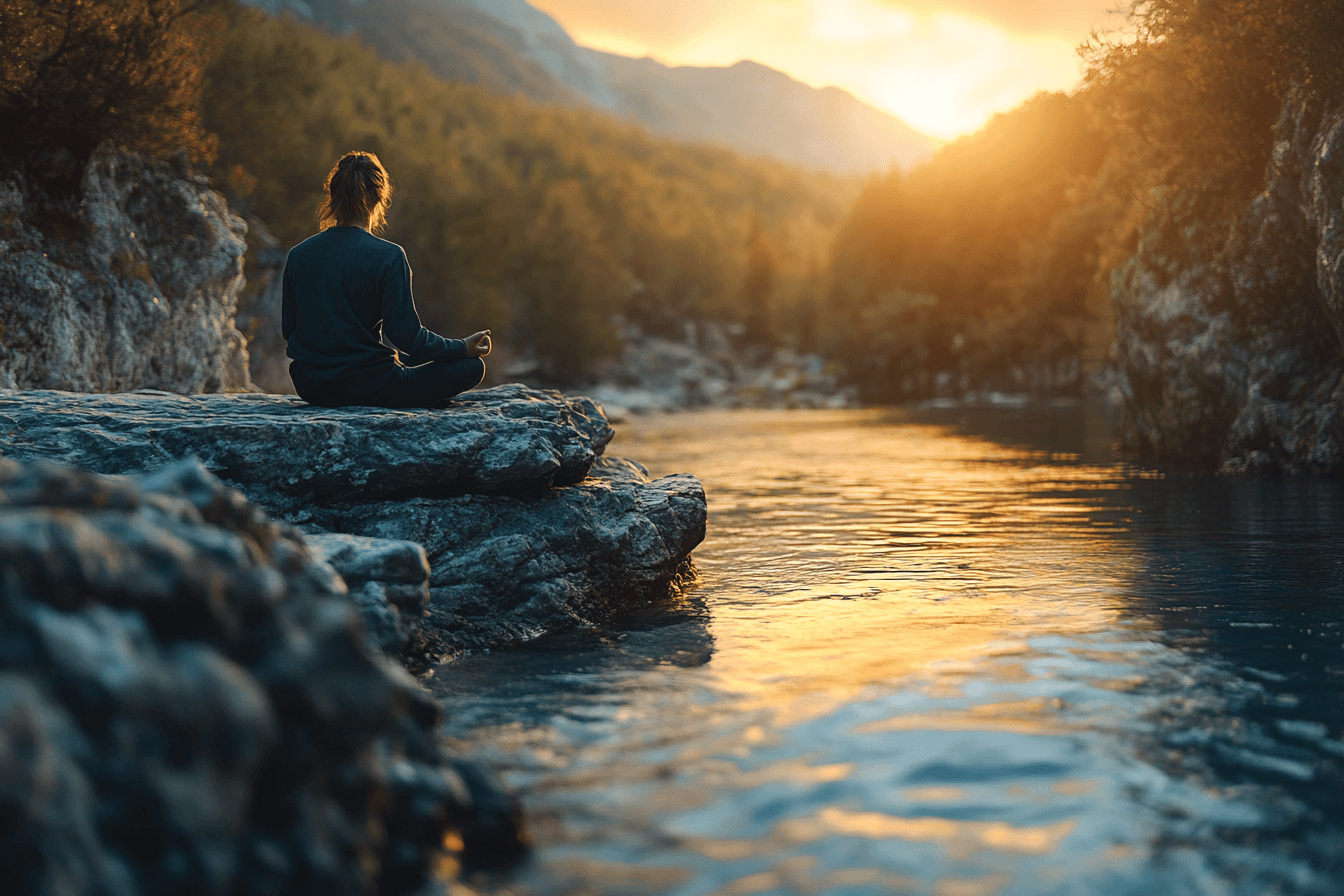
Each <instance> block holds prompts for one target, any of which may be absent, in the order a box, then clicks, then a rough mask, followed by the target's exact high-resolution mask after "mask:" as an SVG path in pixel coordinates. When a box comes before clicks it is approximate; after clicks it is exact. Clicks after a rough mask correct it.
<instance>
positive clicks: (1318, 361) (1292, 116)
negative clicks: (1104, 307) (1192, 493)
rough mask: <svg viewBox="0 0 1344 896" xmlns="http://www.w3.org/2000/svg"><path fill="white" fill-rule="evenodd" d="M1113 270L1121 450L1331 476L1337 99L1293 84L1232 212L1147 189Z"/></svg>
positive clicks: (1338, 305) (1343, 116) (1342, 393)
mask: <svg viewBox="0 0 1344 896" xmlns="http://www.w3.org/2000/svg"><path fill="white" fill-rule="evenodd" d="M1154 208H1155V211H1154V213H1153V217H1152V219H1151V220H1150V221H1149V226H1148V228H1147V230H1146V231H1145V233H1144V236H1143V238H1142V240H1141V243H1140V246H1139V250H1138V252H1137V253H1136V254H1135V256H1134V257H1133V258H1131V259H1130V260H1129V261H1128V262H1127V263H1126V264H1124V265H1121V266H1120V267H1119V268H1118V269H1117V270H1116V272H1115V274H1114V276H1113V281H1112V295H1113V299H1114V304H1115V309H1116V324H1117V338H1116V343H1115V347H1114V351H1113V362H1114V366H1115V368H1116V371H1117V372H1118V376H1117V377H1116V379H1115V381H1114V394H1115V396H1116V399H1117V400H1118V402H1119V404H1120V405H1121V407H1122V421H1121V439H1122V443H1123V445H1124V447H1125V448H1126V449H1127V450H1129V451H1130V452H1131V453H1134V454H1137V455H1139V456H1142V457H1148V458H1152V459H1157V460H1164V461H1175V462H1180V463H1186V464H1193V465H1195V466H1197V467H1201V468H1206V469H1219V470H1222V471H1223V472H1228V473H1248V472H1249V473H1287V474H1324V473H1330V474H1335V473H1340V472H1344V351H1342V350H1341V347H1342V346H1344V109H1341V108H1334V109H1329V108H1326V107H1324V106H1323V104H1322V103H1321V102H1320V101H1319V100H1315V99H1313V98H1311V97H1307V96H1304V95H1302V94H1300V93H1294V94H1293V95H1292V96H1290V97H1289V99H1288V101H1287V103H1286V105H1285V109H1284V112H1283V115H1282V117H1281V119H1280V122H1279V124H1278V126H1277V129H1276V142H1275V146H1274V154H1273V159H1272V161H1271V164H1270V166H1269V171H1268V174H1267V179H1266V188H1265V191H1264V192H1263V193H1262V194H1261V195H1259V196H1258V197H1256V198H1255V199H1254V200H1253V201H1252V202H1251V203H1250V205H1249V207H1248V208H1247V209H1246V210H1245V212H1244V213H1243V214H1242V215H1241V216H1240V217H1238V218H1237V219H1236V220H1234V221H1230V222H1229V221H1223V222H1213V223H1211V222H1209V221H1207V220H1205V219H1204V218H1203V217H1202V216H1201V215H1200V212H1199V209H1198V207H1197V204H1196V202H1195V200H1194V199H1193V198H1192V197H1190V196H1188V195H1180V194H1176V193H1171V194H1168V195H1163V196H1156V197H1154Z"/></svg>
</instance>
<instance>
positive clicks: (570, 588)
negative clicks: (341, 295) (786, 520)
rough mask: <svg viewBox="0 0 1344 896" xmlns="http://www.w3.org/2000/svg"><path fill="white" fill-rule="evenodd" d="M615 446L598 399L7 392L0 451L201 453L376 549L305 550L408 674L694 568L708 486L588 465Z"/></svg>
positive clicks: (114, 462) (120, 464)
mask: <svg viewBox="0 0 1344 896" xmlns="http://www.w3.org/2000/svg"><path fill="white" fill-rule="evenodd" d="M611 437H612V430H611V428H610V426H609V425H608V424H607V421H606V418H605V417H604V416H603V414H602V412H601V410H600V408H598V407H597V406H596V405H594V404H593V403H592V402H591V401H589V400H587V399H582V398H566V397H564V396H562V395H560V394H559V393H555V392H539V391H534V390H529V389H526V388H523V387H521V386H500V387H496V388H494V389H487V390H483V391H480V392H472V393H468V394H466V395H464V396H461V398H460V399H459V400H458V401H456V402H454V404H453V405H452V406H451V407H449V408H445V409H441V410H434V411H382V410H376V409H368V408H362V409H344V410H336V411H332V410H323V409H320V408H313V407H310V406H308V405H304V404H303V403H301V402H299V401H298V400H297V399H293V398H287V397H283V396H270V395H259V394H249V395H235V396H192V397H184V396H175V395H165V394H159V393H154V394H149V393H139V394H130V395H101V396H100V395H76V394H70V393H63V392H10V393H2V394H0V454H3V455H5V456H8V457H12V458H22V459H36V458H43V459H54V460H60V461H61V462H64V463H69V464H73V465H78V466H81V467H84V468H87V469H91V470H94V471H96V472H100V473H140V472H143V471H146V470H152V469H156V468H158V467H160V466H162V465H163V464H165V463H168V462H171V461H173V460H176V459H179V458H183V457H187V456H195V457H198V458H199V459H200V460H201V462H202V463H203V464H204V465H205V467H206V468H207V469H209V470H210V471H211V472H212V473H213V474H214V475H217V476H219V477H220V478H221V479H223V480H225V481H226V482H228V483H229V484H230V485H233V486H235V487H236V488H238V489H240V490H241V491H242V492H243V493H244V494H246V495H247V496H248V497H249V498H251V499H252V500H254V501H255V502H256V503H257V504H259V505H260V506H262V507H264V508H266V509H267V510H268V511H269V512H271V513H272V514H274V515H277V516H280V517H282V518H284V519H286V520H288V521H290V522H292V523H295V524H298V525H301V526H303V527H304V529H305V531H307V532H309V533H311V534H314V535H324V534H329V533H337V534H343V535H350V536H358V537H359V538H361V539H378V540H380V541H359V540H344V541H343V540H341V539H330V538H325V537H322V538H317V539H316V544H317V546H318V550H319V551H320V552H321V555H322V556H323V557H325V558H326V559H327V560H328V561H329V562H330V564H331V565H333V566H335V567H336V568H337V569H338V570H340V571H341V572H342V574H343V575H345V576H346V579H347V581H348V582H351V583H352V590H353V591H354V592H355V594H356V597H357V599H358V600H359V601H360V604H361V606H362V607H363V608H364V611H365V615H366V620H367V623H368V625H369V627H370V629H371V631H373V632H374V637H375V639H376V640H377V642H378V643H379V644H380V645H381V646H383V647H384V648H385V649H395V647H396V646H397V645H400V644H403V643H406V644H407V647H406V650H407V651H408V653H407V657H406V658H407V660H408V661H409V662H411V663H412V665H413V666H414V667H415V668H421V667H422V666H423V664H425V663H428V662H433V661H436V660H440V659H443V658H445V657H448V656H451V655H452V654H454V653H456V652H458V651H461V650H464V649H469V648H475V647H487V646H493V645H498V644H505V643H512V642H517V641H521V640H527V639H529V638H533V637H536V636H538V635H540V634H542V633H545V632H549V631H554V630H556V629H558V628H563V627H569V626H574V625H585V624H596V623H602V622H605V621H608V620H610V619H611V618H613V617H614V616H616V615H619V614H620V613H621V612H623V611H624V610H626V609H627V608H629V607H630V606H632V605H635V604H637V603H638V602H643V601H651V600H657V599H658V598H659V597H661V596H664V595H667V594H669V593H670V591H672V590H675V588H676V587H677V585H678V584H679V583H680V582H682V581H683V580H684V579H685V577H686V576H688V575H689V574H690V566H689V562H688V558H689V555H690V553H691V551H692V549H693V548H694V547H695V546H696V545H697V544H699V543H700V541H701V540H702V539H703V538H704V534H705V520H706V504H705V495H704V490H703V488H702V487H701V485H700V483H699V482H698V481H697V480H696V479H695V478H694V477H691V476H670V477H666V478H663V479H659V480H656V481H653V482H650V481H649V480H648V477H647V475H646V474H645V472H644V471H643V470H642V469H641V468H639V467H638V466H636V465H634V464H631V463H629V462H628V461H608V460H605V459H601V460H599V457H598V456H599V454H601V452H602V451H603V450H604V449H605V447H606V444H607V442H608V441H609V440H610V439H611ZM389 540H390V541H391V542H397V543H400V544H399V545H397V544H389V543H388V542H389ZM406 543H413V544H414V545H421V546H423V549H424V551H425V552H426V554H427V555H428V560H429V563H430V567H431V569H432V574H431V577H430V581H429V584H430V594H431V598H430V601H429V607H428V610H427V611H426V612H424V613H423V616H421V610H420V609H419V608H418V607H417V606H416V602H417V600H423V597H421V596H418V595H422V591H421V590H420V589H422V588H423V581H422V579H416V576H417V575H418V576H421V577H423V568H421V567H419V566H418V562H419V561H418V560H417V559H416V558H417V557H418V556H419V555H416V554H414V551H415V549H414V548H413V547H408V545H407V544H406ZM398 558H399V559H398Z"/></svg>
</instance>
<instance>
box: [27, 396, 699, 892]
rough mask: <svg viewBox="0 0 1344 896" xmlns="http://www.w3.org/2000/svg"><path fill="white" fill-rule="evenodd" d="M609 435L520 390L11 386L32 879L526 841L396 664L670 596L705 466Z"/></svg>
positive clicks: (150, 885)
mask: <svg viewBox="0 0 1344 896" xmlns="http://www.w3.org/2000/svg"><path fill="white" fill-rule="evenodd" d="M612 435H613V433H612V430H611V428H610V426H609V425H608V424H607V421H606V419H605V418H604V417H603V415H602V414H601V412H600V410H599V409H598V408H597V407H596V405H594V404H593V403H592V402H591V401H589V400H586V399H571V398H565V397H563V396H561V395H559V394H558V393H541V392H535V391H531V390H527V389H524V388H522V387H506V388H496V389H492V390H484V391H481V392H477V393H472V394H471V395H470V396H464V398H463V400H461V401H459V402H456V403H455V404H454V406H453V407H451V408H448V409H444V410H439V411H433V412H378V411H373V410H371V409H357V410H348V411H324V410H321V409H316V408H311V407H308V406H307V405H304V404H303V403H302V402H299V401H298V400H297V399H290V398H287V397H281V396H268V395H264V394H259V393H243V394H234V395H209V396H180V395H173V394H169V393H163V392H144V391H142V392H136V393H123V394H76V393H69V392H15V391H8V392H0V455H2V457H0V581H3V582H4V588H3V589H0V615H2V616H3V617H4V618H3V621H4V626H3V628H4V630H5V631H6V632H7V633H8V634H7V635H6V638H5V639H4V642H3V644H2V645H0V718H2V719H3V729H2V730H3V731H4V732H5V737H6V738H9V740H6V741H5V742H6V743H16V744H17V743H19V742H20V741H22V742H23V743H27V744H29V745H30V746H31V748H32V749H31V750H27V749H25V750H0V805H4V806H6V807H9V809H11V810H12V811H13V812H16V813H17V816H16V817H17V818H19V819H20V821H19V823H18V827H17V828H15V830H16V831H21V832H22V834H21V835H16V836H6V837H5V838H3V840H0V850H2V851H3V855H4V856H8V857H9V859H12V860H13V861H12V862H11V861H9V860H8V859H7V860H6V867H11V866H12V867H15V868H17V869H19V873H20V875H21V882H20V891H21V892H33V893H38V892H49V891H50V890H51V888H52V887H54V886H56V883H55V882H56V881H58V880H69V881H71V884H70V886H71V887H72V889H68V890H62V892H67V891H68V892H72V893H74V892H80V893H90V894H94V893H104V892H117V893H136V894H141V893H143V894H157V893H165V894H166V893H174V892H181V891H182V890H183V889H184V888H186V887H187V886H188V883H187V882H188V881H189V882H190V883H191V886H192V887H198V886H200V887H204V889H203V892H210V893H221V894H223V893H230V892H237V891H242V892H250V893H263V892H296V893H308V892H312V893H317V892H321V893H324V894H327V893H335V894H344V893H350V894H373V893H378V894H400V893H410V892H421V891H422V888H423V887H424V886H426V885H427V884H428V883H429V882H431V881H433V880H437V881H438V882H439V885H442V884H443V883H445V882H447V881H449V880H451V879H452V878H453V877H454V876H455V875H456V874H457V873H458V872H459V871H461V870H462V869H463V868H473V867H482V866H492V865H496V864H500V863H505V862H508V861H512V860H515V859H516V858H517V857H518V856H519V855H521V854H522V853H523V851H524V850H525V848H526V833H525V829H524V822H523V821H522V819H521V816H520V815H519V814H518V806H517V803H516V802H515V801H514V799H513V798H512V797H511V796H510V795H509V794H507V793H506V792H505V791H504V790H502V789H501V788H500V786H499V785H498V783H497V782H495V781H494V780H493V777H492V775H491V773H490V772H489V771H488V770H487V769H486V767H484V766H480V765H476V764H472V763H468V762H463V761H461V760H460V759H459V758H457V757H456V756H454V755H453V754H452V752H451V751H449V750H447V749H445V748H444V746H443V744H442V743H441V742H440V739H439V735H438V728H439V727H440V726H441V725H442V723H443V718H442V714H441V712H440V710H439V708H438V707H437V706H436V705H435V704H434V703H433V702H432V701H431V700H429V699H428V697H427V696H426V694H425V692H424V690H423V686H422V684H421V683H418V682H417V681H416V680H414V679H413V678H412V677H411V676H410V675H408V674H407V672H406V668H409V669H411V670H415V671H419V672H428V671H430V670H431V669H432V668H433V667H434V666H435V665H436V664H438V663H441V662H442V661H444V660H447V659H451V658H453V657H456V656H460V655H462V654H463V653H464V652H466V651H469V650H477V649H485V648H493V647H501V646H509V645H517V644H519V643H522V642H526V641H528V640H531V639H534V638H536V637H538V636H540V635H543V634H546V633H550V632H556V631H561V630H565V629H569V628H575V627H585V626H596V625H601V624H603V623H604V622H606V621H607V620H609V619H611V618H613V617H615V616H619V615H622V614H628V613H630V612H631V611H632V608H634V607H638V606H641V605H649V606H655V607H656V606H657V605H658V604H659V603H660V602H663V601H668V600H675V599H676V596H677V594H678V593H679V589H680V587H681V585H682V584H683V583H684V582H685V581H686V580H687V579H688V578H689V577H690V576H691V575H692V571H691V567H690V563H689V556H690V552H691V550H692V549H693V548H694V547H695V546H696V545H698V544H699V543H700V541H701V540H702V539H703V537H704V528H705V519H706V511H705V498H704V491H703V488H702V486H701V485H700V483H699V481H698V480H696V479H694V478H693V477H690V476H667V477H662V478H660V479H656V480H650V479H649V477H648V476H647V475H646V473H645V471H644V470H643V469H642V468H640V467H639V466H638V465H637V464H633V463H631V462H628V461H622V460H620V459H616V458H608V457H605V456H604V455H603V452H604V450H605V448H606V446H607V444H608V442H609V441H610V440H611V438H612ZM183 458H191V459H190V460H182V459H183ZM57 461H59V464H58V463H54V462H57ZM448 674H449V677H451V674H452V673H451V670H450V671H449V673H448ZM13 738H18V739H19V740H13ZM33 751H35V752H33ZM109 888H110V889H109Z"/></svg>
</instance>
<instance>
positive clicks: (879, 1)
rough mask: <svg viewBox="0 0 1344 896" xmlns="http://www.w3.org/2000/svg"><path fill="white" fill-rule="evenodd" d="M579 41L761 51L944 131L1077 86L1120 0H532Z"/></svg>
mask: <svg viewBox="0 0 1344 896" xmlns="http://www.w3.org/2000/svg"><path fill="white" fill-rule="evenodd" d="M531 2H532V4H533V5H534V6H536V7H538V8H540V9H542V10H544V11H546V12H547V13H549V14H551V15H552V16H554V17H555V18H556V19H557V20H558V21H559V22H560V23H561V24H562V25H564V26H565V28H566V29H567V30H568V31H569V32H570V34H572V35H573V36H574V38H575V40H577V41H578V42H579V43H581V44H585V45H587V46H591V47H595V48H597V49H601V50H608V51H610V52H614V53H621V54H624V55H629V56H652V57H654V58H655V59H658V60H660V61H662V62H665V63H668V64H669V65H731V64H732V63H734V62H737V61H739V60H741V59H752V60H755V61H757V62H761V63H764V64H765V65H769V66H772V67H774V68H777V69H780V70H781V71H784V72H787V73H788V74H790V75H792V76H793V77H795V78H797V79H798V80H800V81H804V82H806V83H808V84H811V85H813V86H816V87H824V86H828V85H835V86H837V87H842V88H844V89H846V90H848V91H849V92H850V93H853V94H854V95H855V96H857V97H859V98H860V99H862V100H864V101H866V102H868V103H871V104H873V105H874V106H877V107H878V108H880V109H885V110H886V111H888V112H891V113H892V114H894V115H897V116H899V117H900V118H902V119H904V120H905V121H906V122H908V123H909V124H910V125H912V126H914V127H916V128H918V129H920V130H922V131H924V132H925V133H928V134H931V135H933V136H935V137H940V138H943V139H952V138H954V137H957V136H960V135H962V134H965V133H969V132H971V131H974V130H976V129H978V128H979V127H980V126H981V125H982V124H984V122H985V121H986V120H987V119H988V118H989V117H990V116H991V115H993V114H994V113H995V112H1002V111H1006V110H1008V109H1011V108H1012V107H1013V106H1016V105H1017V104H1018V103H1020V102H1022V100H1024V99H1026V98H1027V97H1029V96H1031V95H1032V94H1034V93H1036V92H1037V91H1040V90H1067V89H1069V88H1071V87H1073V86H1074V85H1076V84H1077V83H1078V80H1079V77H1080V75H1081V73H1082V64H1081V61H1080V59H1079V57H1078V54H1077V46H1078V45H1079V44H1080V43H1082V42H1083V41H1084V40H1086V39H1087V37H1088V35H1089V33H1090V32H1091V31H1092V30H1093V29H1094V28H1101V29H1107V28H1111V27H1115V26H1116V25H1117V24H1119V23H1120V21H1121V17H1120V16H1119V14H1118V13H1111V12H1108V10H1110V9H1113V8H1114V7H1116V6H1118V5H1120V4H1119V3H1118V2H1117V0H956V2H938V0H680V2H678V3H677V4H675V5H672V4H668V3H666V2H665V0H531Z"/></svg>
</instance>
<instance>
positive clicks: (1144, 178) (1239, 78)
mask: <svg viewBox="0 0 1344 896" xmlns="http://www.w3.org/2000/svg"><path fill="white" fill-rule="evenodd" d="M1084 53H1085V55H1086V57H1087V58H1088V60H1089V62H1090V69H1089V71H1088V75H1087V78H1086V81H1085V88H1086V94H1087V96H1088V100H1089V102H1090V104H1091V106H1092V108H1093V110H1094V112H1095V114H1096V115H1097V118H1098V124H1099V125H1100V126H1101V127H1103V128H1104V129H1105V130H1106V131H1107V133H1108V134H1110V135H1111V138H1112V141H1113V153H1112V160H1111V165H1110V168H1111V171H1110V172H1109V180H1110V183H1109V188H1110V189H1111V190H1112V191H1115V192H1117V193H1120V194H1123V195H1122V198H1124V199H1126V200H1129V201H1130V206H1129V214H1128V215H1127V217H1126V219H1125V221H1124V224H1125V227H1126V230H1125V232H1124V233H1122V236H1123V237H1124V238H1127V239H1132V238H1133V237H1134V233H1133V231H1134V230H1135V229H1136V228H1137V227H1138V226H1139V224H1140V222H1141V220H1142V219H1143V218H1145V217H1147V213H1148V208H1147V198H1148V196H1149V194H1150V193H1151V191H1153V190H1154V189H1156V188H1161V187H1175V188H1178V189H1180V190H1182V191H1183V192H1186V193H1189V194H1191V196H1192V197H1194V199H1195V201H1197V202H1198V203H1199V204H1200V207H1201V214H1203V215H1204V216H1205V217H1215V216H1218V215H1227V214H1230V213H1232V212H1233V211H1235V210H1238V209H1239V208H1240V207H1241V205H1242V204H1244V203H1245V201H1246V200H1247V199H1249V198H1250V197H1251V196H1252V195H1254V194H1255V193H1256V192H1258V191H1259V190H1260V189H1261V187H1262V185H1263V183H1264V175H1265V166H1266V164H1267V163H1268V161H1269V156H1270V150H1271V147H1272V144H1273V139H1274V126H1275V123H1276V122H1277V120H1278V118H1279V115H1280V111H1281V109H1282V106H1283V101H1284V98H1285V96H1286V95H1287V93H1288V92H1289V90H1290V89H1291V88H1292V87H1293V86H1294V85H1297V86H1299V87H1301V88H1303V89H1304V90H1306V91H1314V92H1317V93H1321V94H1323V95H1331V94H1335V93H1338V91H1339V90H1340V88H1341V87H1344V6H1341V4H1339V3H1338V2H1337V0H1138V2H1135V3H1133V4H1132V5H1131V7H1130V10H1129V18H1128V27H1127V28H1125V29H1123V30H1121V31H1119V32H1118V33H1116V34H1113V35H1109V36H1095V37H1094V38H1093V39H1092V41H1091V42H1090V43H1089V44H1087V45H1086V46H1085V47H1084Z"/></svg>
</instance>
